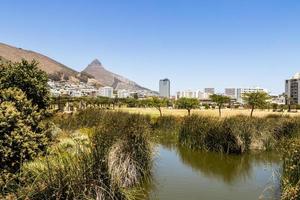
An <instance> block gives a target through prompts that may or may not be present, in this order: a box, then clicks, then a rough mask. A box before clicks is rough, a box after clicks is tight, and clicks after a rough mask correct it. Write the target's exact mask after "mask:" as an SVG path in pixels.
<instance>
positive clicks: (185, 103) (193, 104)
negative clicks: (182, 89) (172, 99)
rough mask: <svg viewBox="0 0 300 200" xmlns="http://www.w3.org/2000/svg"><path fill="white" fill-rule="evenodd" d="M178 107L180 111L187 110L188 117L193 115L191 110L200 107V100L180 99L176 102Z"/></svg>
mask: <svg viewBox="0 0 300 200" xmlns="http://www.w3.org/2000/svg"><path fill="white" fill-rule="evenodd" d="M176 105H177V107H178V108H180V109H186V110H187V111H188V115H189V116H190V115H191V110H192V109H195V108H197V107H199V100H198V99H196V98H185V97H184V98H180V99H178V100H177V101H176Z"/></svg>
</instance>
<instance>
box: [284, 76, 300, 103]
mask: <svg viewBox="0 0 300 200" xmlns="http://www.w3.org/2000/svg"><path fill="white" fill-rule="evenodd" d="M285 95H286V97H287V99H286V100H287V103H288V104H300V73H296V74H295V75H294V76H293V77H292V78H291V79H288V80H286V81H285Z"/></svg>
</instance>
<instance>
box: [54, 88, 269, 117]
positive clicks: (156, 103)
mask: <svg viewBox="0 0 300 200" xmlns="http://www.w3.org/2000/svg"><path fill="white" fill-rule="evenodd" d="M210 98H211V101H212V102H214V104H215V105H216V106H217V107H218V109H219V116H220V117H221V115H222V108H223V107H224V106H225V105H229V104H230V101H231V100H230V98H229V97H227V96H224V95H217V94H214V95H211V96H210ZM243 100H244V101H245V102H246V104H247V105H248V107H250V108H251V114H250V115H251V116H252V115H253V111H254V109H256V108H265V107H266V105H267V104H268V100H269V96H268V94H267V93H264V92H254V93H247V94H245V95H244V96H243ZM51 102H52V104H56V105H59V108H60V109H62V108H64V106H65V105H66V103H71V104H72V106H74V107H77V108H85V107H95V106H97V107H102V108H110V107H112V108H115V107H116V106H117V107H121V106H124V105H126V106H127V107H153V108H156V109H157V110H158V112H159V114H160V116H162V108H163V107H176V108H179V109H186V110H187V112H188V115H190V113H191V110H192V109H196V108H199V106H200V101H199V100H198V99H195V98H180V99H178V100H176V101H174V100H170V99H165V98H158V97H152V98H148V99H141V100H137V99H134V98H124V99H120V98H108V97H76V98H75V97H73V98H70V97H54V98H52V101H51Z"/></svg>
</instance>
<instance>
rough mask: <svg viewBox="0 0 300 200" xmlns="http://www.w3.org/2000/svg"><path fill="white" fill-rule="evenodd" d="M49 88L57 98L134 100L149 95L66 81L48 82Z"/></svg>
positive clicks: (142, 92) (143, 91) (141, 92)
mask: <svg viewBox="0 0 300 200" xmlns="http://www.w3.org/2000/svg"><path fill="white" fill-rule="evenodd" d="M48 85H49V87H50V93H51V95H52V96H54V97H58V96H69V97H83V96H93V97H96V96H102V97H109V98H115V97H118V98H130V97H132V98H134V97H139V98H141V97H145V96H147V95H149V91H146V90H140V91H129V90H125V89H121V90H114V88H112V87H109V86H105V87H96V86H95V85H93V84H89V83H84V82H80V83H70V82H66V81H51V80H50V81H48Z"/></svg>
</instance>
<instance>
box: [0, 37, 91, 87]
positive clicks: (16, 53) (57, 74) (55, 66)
mask: <svg viewBox="0 0 300 200" xmlns="http://www.w3.org/2000/svg"><path fill="white" fill-rule="evenodd" d="M0 59H2V60H10V61H12V62H18V61H21V60H22V59H26V60H28V61H31V60H36V61H38V62H39V67H40V69H41V70H43V71H45V72H46V73H47V74H48V75H49V78H51V79H54V80H70V81H79V80H80V81H84V82H86V81H87V80H88V78H93V77H92V76H90V75H88V74H85V73H79V72H77V71H75V70H73V69H71V68H69V67H67V66H65V65H63V64H61V63H59V62H57V61H55V60H53V59H52V58H49V57H47V56H45V55H42V54H40V53H37V52H34V51H29V50H24V49H22V48H17V47H13V46H10V45H7V44H3V43H0Z"/></svg>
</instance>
